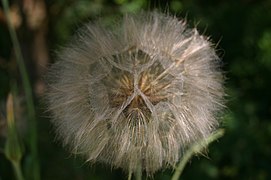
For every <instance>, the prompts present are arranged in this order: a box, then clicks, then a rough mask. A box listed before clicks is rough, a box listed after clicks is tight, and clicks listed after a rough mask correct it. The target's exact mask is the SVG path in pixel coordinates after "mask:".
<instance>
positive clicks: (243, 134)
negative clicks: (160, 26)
mask: <svg viewBox="0 0 271 180" xmlns="http://www.w3.org/2000/svg"><path fill="white" fill-rule="evenodd" d="M9 6H10V11H9V15H10V17H11V24H12V26H13V27H14V28H15V30H16V32H17V35H18V39H19V42H20V47H21V49H22V53H23V58H24V62H25V64H26V68H27V73H28V75H29V77H30V82H31V87H32V88H31V89H30V91H32V92H33V97H34V106H35V112H36V114H35V123H33V122H34V121H33V122H32V121H29V120H28V116H27V114H28V113H27V112H26V111H28V109H27V108H26V104H27V101H28V99H27V98H26V96H25V94H26V93H25V88H23V81H22V75H21V73H20V71H19V68H20V67H19V65H18V63H17V61H16V58H15V53H14V46H13V43H12V40H11V37H10V35H9V31H8V24H7V19H6V16H5V14H4V11H3V5H2V4H1V6H0V180H13V179H15V175H14V173H13V169H12V166H11V163H10V161H8V159H7V158H6V156H5V155H4V146H5V142H6V141H7V137H8V136H7V131H8V130H7V120H6V118H5V117H6V114H7V113H6V105H5V104H6V101H7V97H8V94H9V92H11V91H12V92H15V93H14V94H16V96H14V104H15V105H14V106H15V110H14V113H15V120H16V125H17V129H18V133H19V137H20V138H21V139H22V142H23V144H24V153H23V157H22V160H21V163H22V171H23V174H24V176H25V177H26V179H36V178H33V177H32V175H31V174H32V173H33V171H37V174H40V175H39V176H40V179H43V180H62V179H63V180H64V179H65V180H86V179H88V180H92V179H93V180H103V179H127V175H126V174H125V173H123V172H122V171H121V170H119V169H117V170H113V169H111V168H110V167H108V166H106V165H103V164H95V165H90V164H87V163H84V161H83V159H81V158H80V157H74V156H71V155H70V154H69V152H68V151H67V150H65V148H63V147H62V146H61V144H60V143H57V142H56V141H55V138H54V136H55V134H54V132H53V129H52V126H51V124H50V119H49V118H48V114H47V113H46V112H45V108H44V106H45V105H44V102H43V97H44V90H45V82H44V75H45V73H46V70H47V68H48V65H50V64H51V63H53V62H54V56H55V55H54V52H55V51H56V50H57V49H58V48H59V47H61V46H62V45H64V44H65V43H67V42H68V41H69V39H70V38H71V36H72V35H73V34H74V33H75V32H76V29H78V27H80V26H81V25H82V24H84V23H85V22H88V21H92V20H95V19H97V18H101V19H103V21H104V22H105V23H112V22H114V19H115V18H116V17H119V16H121V15H123V14H124V13H126V12H138V11H141V10H153V9H158V10H161V11H167V12H168V11H169V12H170V13H171V14H174V15H176V16H177V17H180V18H185V19H186V20H187V21H188V24H189V25H190V27H195V26H196V27H197V28H198V30H199V31H200V32H201V33H203V34H204V35H206V36H209V37H210V38H211V39H212V41H213V42H214V44H217V45H216V46H217V53H218V54H219V56H220V57H221V58H222V59H223V70H224V71H225V74H226V77H227V79H226V83H225V86H226V89H227V90H226V91H227V106H228V108H227V109H226V111H225V114H224V116H223V118H222V119H221V122H222V123H221V124H222V127H224V128H225V130H226V133H225V135H224V136H223V137H222V138H221V139H220V140H219V141H217V142H214V143H212V144H211V145H210V147H209V151H208V156H206V157H204V156H196V157H194V158H193V159H192V160H191V161H190V162H189V163H188V164H187V166H186V168H185V170H184V174H183V176H182V178H183V179H238V180H239V179H246V180H250V179H251V180H265V179H271V1H270V0H204V1H203V0H195V1H190V0H182V1H178V0H171V1H162V0H160V1H147V0H11V1H9ZM28 90H29V89H28ZM35 128H37V129H36V135H37V138H36V140H35V138H34V143H33V141H32V142H31V141H30V140H31V137H32V136H33V134H31V133H33V132H35V131H33V129H35ZM34 134H35V133H34ZM35 142H36V144H35ZM32 145H33V146H32ZM35 148H36V150H37V152H38V158H37V159H35V160H36V161H37V162H38V164H39V166H40V168H39V169H40V171H39V170H38V168H34V169H33V168H31V165H29V164H31V161H32V160H33V157H32V151H33V149H35ZM29 162H30V163H29ZM35 169H36V170H35ZM172 174H173V170H171V169H168V170H163V171H161V172H158V173H157V174H156V175H155V176H154V177H153V178H154V179H157V180H168V179H170V178H171V176H172Z"/></svg>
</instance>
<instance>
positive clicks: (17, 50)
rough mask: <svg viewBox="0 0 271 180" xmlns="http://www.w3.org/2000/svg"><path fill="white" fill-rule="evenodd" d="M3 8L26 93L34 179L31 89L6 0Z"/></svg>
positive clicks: (36, 174) (34, 127) (36, 168)
mask: <svg viewBox="0 0 271 180" xmlns="http://www.w3.org/2000/svg"><path fill="white" fill-rule="evenodd" d="M2 4H3V9H4V12H5V15H6V18H7V23H8V29H9V33H10V36H11V40H12V43H13V45H14V52H15V56H16V61H17V64H18V68H19V71H20V74H21V77H22V83H23V88H24V92H25V95H26V99H27V101H26V103H27V111H28V118H29V124H30V130H29V131H30V137H29V144H30V151H31V154H32V158H33V162H32V168H33V169H32V172H33V178H34V179H35V180H39V179H40V172H39V171H40V169H39V162H38V150H37V124H36V120H35V117H36V114H35V108H34V101H33V96H32V89H31V84H30V80H29V78H28V74H27V70H26V67H25V64H24V60H23V56H22V52H21V48H20V44H19V41H18V38H17V35H16V32H15V29H14V27H13V26H12V24H11V18H10V16H9V14H10V10H9V5H8V1H7V0H2Z"/></svg>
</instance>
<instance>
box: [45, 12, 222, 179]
mask: <svg viewBox="0 0 271 180" xmlns="http://www.w3.org/2000/svg"><path fill="white" fill-rule="evenodd" d="M57 55H58V60H57V62H56V63H55V64H53V65H52V66H51V68H50V69H49V73H48V76H47V80H48V84H49V86H48V92H47V102H48V109H49V110H50V111H51V113H52V123H53V124H54V125H55V127H56V132H57V135H58V138H59V139H60V140H61V141H62V142H63V144H64V145H65V146H68V147H69V148H70V149H71V151H72V152H73V153H75V154H82V155H83V156H85V158H86V160H87V161H89V162H104V163H106V164H109V165H111V166H112V167H120V168H122V169H125V170H127V171H128V172H131V173H135V172H136V171H138V168H141V169H142V170H143V171H145V172H146V173H147V174H149V175H152V174H153V173H154V172H156V171H157V170H159V169H161V168H165V167H174V166H175V165H176V163H177V162H178V161H179V160H180V159H181V158H182V155H183V152H184V151H185V150H186V149H187V148H188V147H189V146H191V145H192V144H193V143H195V142H197V141H199V140H201V139H204V138H207V137H208V136H210V134H211V133H212V132H213V131H214V130H215V129H216V128H217V127H218V125H219V123H218V121H217V115H218V113H219V112H220V110H221V109H222V107H223V96H224V91H223V85H222V83H223V76H222V73H221V70H220V59H219V57H218V56H217V55H216V52H215V49H214V48H213V45H212V43H211V42H210V41H209V39H208V38H207V37H204V36H202V35H200V34H199V32H198V31H197V30H196V29H193V28H189V27H187V25H186V22H185V21H184V20H179V19H177V18H176V17H173V16H170V15H165V14H162V13H159V12H142V13H139V14H136V15H134V14H128V15H125V16H124V18H123V19H122V20H121V21H119V22H118V23H116V24H115V25H114V27H111V28H108V27H105V26H103V25H102V24H101V23H99V22H96V23H89V24H86V25H85V26H84V28H82V29H81V30H79V31H78V33H77V35H76V36H75V37H74V38H73V40H72V41H71V43H70V44H68V45H67V46H66V47H64V48H63V49H62V50H61V51H59V52H58V53H57Z"/></svg>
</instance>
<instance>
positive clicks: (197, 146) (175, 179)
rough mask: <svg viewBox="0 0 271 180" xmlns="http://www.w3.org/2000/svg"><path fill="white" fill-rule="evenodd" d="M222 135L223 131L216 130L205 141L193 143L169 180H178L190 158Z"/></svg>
mask: <svg viewBox="0 0 271 180" xmlns="http://www.w3.org/2000/svg"><path fill="white" fill-rule="evenodd" d="M223 134H224V130H223V129H220V130H217V131H216V132H215V133H213V134H211V135H210V136H209V137H207V138H206V139H203V140H201V141H200V142H197V143H195V144H194V145H192V146H191V148H189V149H188V150H187V151H186V152H185V154H184V155H183V157H182V160H181V161H180V163H179V165H178V167H177V168H176V170H175V173H174V174H173V176H172V178H171V180H178V179H179V177H180V176H181V174H182V172H183V170H184V167H185V165H186V163H187V162H188V161H189V159H191V157H192V156H193V155H194V154H196V153H199V152H201V151H202V150H203V149H204V148H206V147H207V146H208V145H209V144H210V143H211V142H213V141H215V140H217V139H218V138H220V137H222V136H223Z"/></svg>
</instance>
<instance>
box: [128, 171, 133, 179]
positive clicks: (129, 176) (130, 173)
mask: <svg viewBox="0 0 271 180" xmlns="http://www.w3.org/2000/svg"><path fill="white" fill-rule="evenodd" d="M132 174H133V173H132V172H131V171H129V175H128V180H132Z"/></svg>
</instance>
